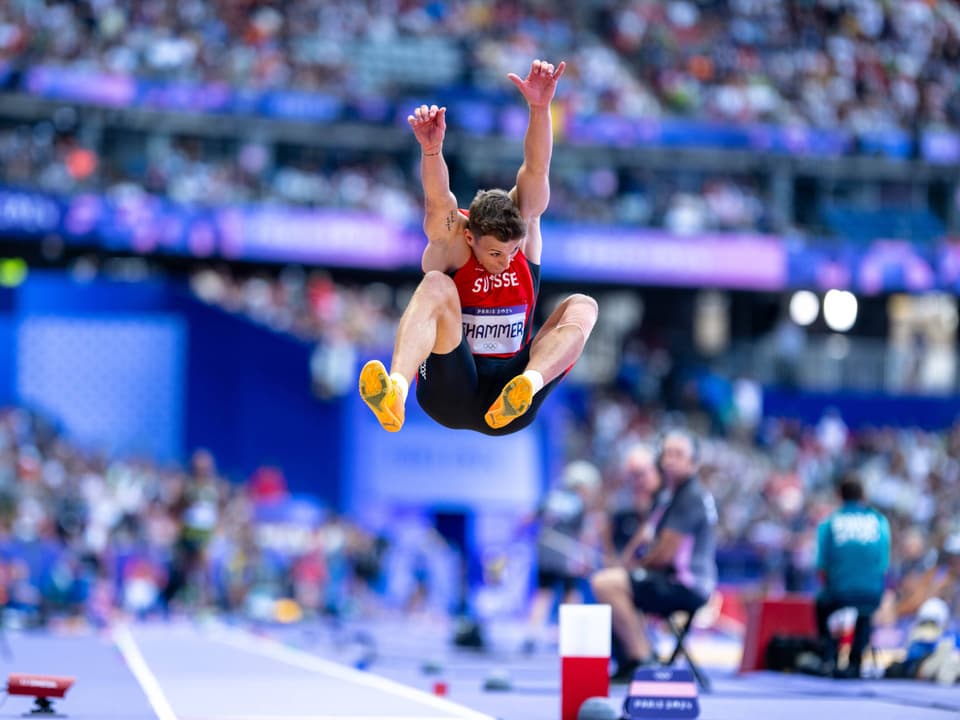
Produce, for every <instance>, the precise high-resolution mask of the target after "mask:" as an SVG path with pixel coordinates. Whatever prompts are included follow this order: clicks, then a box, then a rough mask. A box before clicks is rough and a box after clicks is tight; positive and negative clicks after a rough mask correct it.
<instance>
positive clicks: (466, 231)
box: [463, 228, 473, 245]
mask: <svg viewBox="0 0 960 720" xmlns="http://www.w3.org/2000/svg"><path fill="white" fill-rule="evenodd" d="M463 236H464V237H465V238H466V239H467V245H473V233H472V232H470V228H465V229H464V231H463Z"/></svg>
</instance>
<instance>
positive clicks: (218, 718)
mask: <svg viewBox="0 0 960 720" xmlns="http://www.w3.org/2000/svg"><path fill="white" fill-rule="evenodd" d="M180 720H412V716H410V715H390V716H387V715H185V716H183V717H182V718H180ZM416 720H450V716H449V715H443V716H437V717H423V716H419V715H418V716H417V718H416Z"/></svg>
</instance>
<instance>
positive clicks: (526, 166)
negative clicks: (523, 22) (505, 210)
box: [507, 60, 567, 263]
mask: <svg viewBox="0 0 960 720" xmlns="http://www.w3.org/2000/svg"><path fill="white" fill-rule="evenodd" d="M566 67H567V64H566V63H565V62H561V63H560V64H559V65H558V66H557V67H556V68H554V66H553V64H552V63H549V62H547V61H546V60H534V61H533V64H532V65H531V66H530V72H529V73H527V77H525V78H520V77H519V76H518V75H514V74H513V73H510V74H509V75H507V77H508V78H509V79H510V81H511V82H512V83H513V84H514V85H516V86H517V89H518V90H519V91H520V94H521V95H523V97H524V99H525V100H526V101H527V105H528V106H529V108H530V119H529V121H528V123H527V132H526V134H525V135H524V138H523V164H522V165H521V166H520V171H519V172H518V173H517V185H516V188H515V193H516V194H515V196H514V201H515V202H516V203H517V207H519V208H520V214H521V215H522V216H523V218H524V219H525V220H526V221H527V223H528V228H527V238H526V241H525V242H524V248H523V251H524V253H525V254H526V255H527V257H528V258H529V259H530V260H531V261H533V262H536V263H539V262H540V222H539V218H540V216H541V215H543V213H544V212H545V211H546V209H547V205H548V204H549V203H550V158H551V156H552V155H553V122H552V119H551V116H550V103H551V102H552V101H553V95H554V93H555V92H556V90H557V81H558V80H559V79H560V76H561V75H563V71H564V70H565V69H566Z"/></svg>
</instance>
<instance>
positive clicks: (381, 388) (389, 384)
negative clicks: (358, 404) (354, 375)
mask: <svg viewBox="0 0 960 720" xmlns="http://www.w3.org/2000/svg"><path fill="white" fill-rule="evenodd" d="M360 397H362V398H363V401H364V402H365V403H366V404H367V407H369V408H370V409H371V410H373V414H374V415H376V416H377V420H378V421H379V422H380V424H381V425H382V426H383V429H384V430H386V431H387V432H397V431H398V430H399V429H400V428H402V427H403V418H404V407H403V400H401V398H400V392H399V391H398V390H397V386H396V384H395V383H394V382H393V380H392V379H391V377H390V375H389V374H388V373H387V369H386V368H385V367H384V366H383V363H382V362H380V361H379V360H371V361H370V362H368V363H367V364H366V365H364V366H363V369H362V370H361V371H360Z"/></svg>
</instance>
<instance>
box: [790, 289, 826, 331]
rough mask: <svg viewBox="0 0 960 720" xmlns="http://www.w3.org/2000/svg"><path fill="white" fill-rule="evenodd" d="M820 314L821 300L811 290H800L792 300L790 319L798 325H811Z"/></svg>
mask: <svg viewBox="0 0 960 720" xmlns="http://www.w3.org/2000/svg"><path fill="white" fill-rule="evenodd" d="M818 314H820V298H818V297H817V296H816V295H815V294H814V293H812V292H810V291H809V290H798V291H797V292H795V293H794V294H793V297H791V298H790V319H791V320H793V321H794V322H795V323H796V324H797V325H800V326H801V327H806V326H807V325H811V324H812V323H813V321H814V320H816V319H817V315H818Z"/></svg>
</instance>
